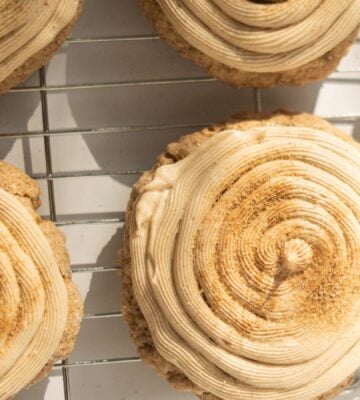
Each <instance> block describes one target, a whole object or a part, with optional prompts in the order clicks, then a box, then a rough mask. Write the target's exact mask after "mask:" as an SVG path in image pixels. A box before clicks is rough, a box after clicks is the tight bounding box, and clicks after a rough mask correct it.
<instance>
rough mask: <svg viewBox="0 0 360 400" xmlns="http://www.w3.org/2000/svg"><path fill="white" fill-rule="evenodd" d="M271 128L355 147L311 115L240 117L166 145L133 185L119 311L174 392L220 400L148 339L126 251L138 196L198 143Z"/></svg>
mask: <svg viewBox="0 0 360 400" xmlns="http://www.w3.org/2000/svg"><path fill="white" fill-rule="evenodd" d="M272 125H280V126H290V127H297V126H302V127H306V128H313V129H318V130H323V131H327V132H331V133H333V134H334V135H336V136H339V137H341V139H343V140H345V141H349V142H351V143H352V144H354V141H353V140H352V139H351V138H349V137H348V136H347V135H346V134H344V133H343V132H341V131H339V130H338V129H336V128H335V127H333V126H332V125H330V124H329V123H327V122H326V121H324V120H322V119H321V118H318V117H316V116H313V115H309V114H304V113H303V114H294V113H289V112H287V111H284V110H280V111H278V112H275V113H242V114H239V115H237V116H234V117H233V118H231V119H229V120H228V121H226V122H225V123H223V124H218V125H214V126H211V127H209V128H206V129H202V130H200V131H198V132H195V133H191V134H189V135H185V136H183V137H181V138H180V139H179V140H178V141H177V142H174V143H171V144H169V145H168V146H167V148H166V151H165V152H164V153H162V154H161V155H160V156H159V157H158V159H157V161H156V163H155V165H154V166H153V168H152V169H151V170H150V171H147V172H145V173H144V174H143V176H142V177H141V178H140V179H139V181H138V182H137V183H136V184H135V186H134V189H133V191H132V193H131V198H130V201H129V204H128V209H127V217H126V224H125V231H124V232H125V233H124V241H123V246H122V248H121V250H120V251H119V255H120V262H121V266H122V270H121V271H122V282H123V284H122V285H123V287H122V310H123V314H124V318H125V320H126V322H127V324H128V327H129V330H130V334H131V337H132V339H133V340H134V342H135V344H136V346H137V349H138V352H139V355H140V357H141V358H142V359H143V361H144V362H145V363H146V364H148V365H149V366H151V367H152V368H154V369H156V371H157V373H158V374H159V375H160V376H162V377H164V378H166V379H167V380H168V382H169V383H170V384H171V385H172V386H173V387H174V388H175V389H177V390H180V391H184V392H191V393H193V394H196V395H197V396H198V397H199V398H200V399H202V400H221V399H220V398H218V397H216V396H215V395H213V394H211V393H207V392H205V391H203V390H202V389H201V388H199V387H198V386H196V385H195V384H194V383H193V382H191V381H190V380H189V379H188V378H187V377H186V376H185V375H184V374H183V373H182V372H181V371H180V370H179V369H177V368H176V367H175V366H174V365H172V364H171V363H169V362H168V361H167V360H165V359H164V358H163V357H162V356H161V355H160V354H159V353H158V351H157V349H156V348H155V346H154V343H153V340H152V338H151V334H150V332H149V328H148V325H147V322H146V320H145V318H144V316H143V314H142V312H141V310H140V308H139V305H138V303H137V300H136V298H135V295H134V290H133V287H132V279H131V256H130V250H129V234H130V221H131V218H132V215H133V213H134V205H135V202H136V200H137V199H138V197H139V195H140V192H141V189H142V188H143V187H144V186H145V185H146V184H147V183H149V182H150V181H151V180H152V179H153V177H154V175H155V172H156V171H157V169H158V168H159V167H161V166H162V165H165V164H173V163H176V162H178V161H180V160H182V159H184V158H185V157H187V156H188V155H189V154H190V153H192V152H193V151H194V150H195V149H196V148H197V147H198V146H199V145H200V144H201V143H203V142H205V141H206V140H207V139H209V138H210V137H212V136H213V135H215V134H217V133H219V132H221V131H224V130H227V129H237V130H249V129H252V128H258V127H265V126H272ZM359 148H360V145H359ZM352 379H353V377H352V376H350V377H349V378H348V379H346V380H345V381H344V382H343V383H342V384H340V385H338V386H337V387H335V388H334V389H333V390H331V391H330V392H328V393H326V394H323V395H322V396H320V397H318V399H317V400H327V399H331V398H333V397H335V396H336V395H337V394H338V393H340V392H341V391H342V390H343V389H344V388H346V387H347V386H349V384H350V383H351V382H352Z"/></svg>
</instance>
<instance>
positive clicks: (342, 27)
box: [157, 0, 360, 73]
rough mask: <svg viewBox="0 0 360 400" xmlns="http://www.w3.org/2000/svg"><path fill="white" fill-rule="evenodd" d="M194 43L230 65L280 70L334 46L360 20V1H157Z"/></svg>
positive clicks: (314, 57)
mask: <svg viewBox="0 0 360 400" xmlns="http://www.w3.org/2000/svg"><path fill="white" fill-rule="evenodd" d="M157 1H158V3H159V5H160V7H161V8H162V10H163V12H164V14H165V15H166V17H167V18H168V19H169V21H170V22H171V23H172V25H173V26H174V29H175V30H176V31H177V32H178V33H179V34H180V35H181V36H182V37H183V38H184V39H185V40H186V41H187V42H188V43H189V44H190V45H192V46H193V47H194V48H196V49H198V50H200V51H201V52H202V53H204V54H206V55H208V56H209V57H211V58H212V59H214V60H216V61H219V62H221V63H223V64H225V65H228V66H229V67H233V68H236V69H238V70H241V71H248V72H258V73H267V72H282V71H287V70H291V69H295V68H298V67H301V66H303V65H305V64H307V63H309V62H311V61H314V60H316V59H317V58H319V57H321V56H323V55H324V54H326V53H327V52H329V51H330V50H332V49H334V48H335V47H336V46H337V45H339V44H340V43H341V42H342V41H343V40H345V39H346V38H347V37H349V36H350V35H351V34H352V33H353V32H354V31H355V30H356V29H357V28H358V27H359V25H360V3H359V1H358V0H303V1H298V0H287V1H284V2H280V3H279V2H276V3H272V4H258V3H256V2H253V1H249V0H181V1H180V0H157Z"/></svg>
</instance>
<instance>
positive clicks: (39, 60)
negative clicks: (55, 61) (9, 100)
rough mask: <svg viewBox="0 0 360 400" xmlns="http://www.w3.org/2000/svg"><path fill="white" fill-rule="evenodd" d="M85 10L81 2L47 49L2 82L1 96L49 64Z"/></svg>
mask: <svg viewBox="0 0 360 400" xmlns="http://www.w3.org/2000/svg"><path fill="white" fill-rule="evenodd" d="M82 9H83V3H82V1H80V2H79V7H78V9H77V13H76V15H75V16H74V18H73V19H72V21H70V23H69V24H68V25H67V26H66V27H65V28H64V29H62V30H61V32H60V33H59V34H58V35H57V36H56V37H55V39H54V40H53V41H52V42H51V43H50V44H49V45H48V46H46V47H45V48H43V49H42V50H40V51H39V52H37V53H36V54H34V55H33V56H32V57H30V58H29V59H28V60H27V61H26V62H25V63H24V64H23V65H22V66H21V67H19V68H17V69H16V70H15V71H14V72H13V73H12V74H11V75H9V76H8V77H7V78H6V79H5V80H4V81H2V82H0V94H2V93H5V92H7V91H8V90H9V89H11V88H13V87H15V86H17V85H19V84H20V83H22V82H24V81H25V80H26V79H27V78H28V77H29V76H30V75H31V74H33V73H34V72H35V71H37V70H38V69H39V68H41V67H42V66H43V65H45V64H47V63H48V62H49V61H50V59H51V58H52V57H53V56H54V54H55V53H56V52H57V51H58V50H59V48H60V47H61V45H62V44H63V43H64V42H65V40H66V39H67V38H68V37H69V35H70V33H71V31H72V29H73V27H74V25H75V23H76V22H77V20H78V19H79V17H80V15H81V12H82Z"/></svg>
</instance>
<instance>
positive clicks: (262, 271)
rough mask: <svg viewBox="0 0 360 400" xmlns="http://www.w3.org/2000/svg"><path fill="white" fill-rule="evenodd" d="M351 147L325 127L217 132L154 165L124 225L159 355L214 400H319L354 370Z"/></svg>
mask: <svg viewBox="0 0 360 400" xmlns="http://www.w3.org/2000/svg"><path fill="white" fill-rule="evenodd" d="M359 160H360V150H359V148H358V147H356V146H354V145H352V144H349V143H348V142H346V141H344V140H342V139H341V138H339V137H337V136H335V135H333V134H331V133H327V132H324V131H319V130H315V129H310V128H295V127H281V126H272V127H270V126H269V127H262V128H257V129H253V130H251V131H246V132H240V131H237V130H229V131H224V132H222V133H218V134H216V135H214V136H213V137H212V138H210V139H208V140H207V141H206V142H205V143H203V144H202V145H200V146H199V147H198V148H197V149H196V150H195V151H194V152H193V153H191V154H190V155H189V156H187V157H186V158H185V159H183V160H182V161H180V162H177V163H175V164H172V165H165V166H162V167H159V168H158V169H157V171H156V173H155V176H154V178H153V180H152V181H151V182H150V183H149V184H148V185H146V186H145V187H144V188H143V189H142V192H141V194H140V195H139V197H138V199H137V202H136V205H135V212H134V214H133V218H132V222H131V226H130V253H131V260H132V261H131V267H132V284H133V288H134V293H135V296H136V300H137V302H138V304H139V306H140V308H141V311H142V313H143V315H144V317H145V319H146V322H147V324H148V326H149V329H150V332H151V336H152V339H153V341H154V344H155V347H156V349H157V350H158V352H159V353H160V355H161V356H162V357H163V358H165V359H166V360H167V361H169V362H170V363H172V364H173V365H175V366H176V367H177V368H178V369H179V370H180V371H182V372H183V373H184V374H185V375H186V376H187V377H188V378H189V379H190V380H191V381H192V382H194V383H195V384H196V385H197V386H198V387H200V388H201V389H203V390H204V391H206V392H210V393H212V394H214V395H216V396H218V397H219V398H221V399H225V400H232V399H234V400H235V399H236V400H237V399H239V398H241V399H244V400H247V399H253V398H256V399H260V400H261V399H264V400H265V399H266V400H269V399H272V400H282V399H283V400H303V399H304V398H307V399H315V398H316V397H318V396H320V395H322V394H324V393H325V392H328V391H329V390H331V389H332V388H333V387H335V386H336V385H338V384H339V383H341V382H343V381H344V380H345V379H346V378H347V377H348V376H349V375H351V374H352V373H353V372H354V371H355V369H356V368H357V367H358V366H359V359H360V341H359V338H360V336H359V332H360V331H359V328H360V319H359V315H360V314H359V311H360V310H359V308H360V299H359V296H358V293H359V284H360V276H359V270H358V265H359V262H360V250H359V249H360V246H359V244H360V239H359V238H360V224H359V221H360V198H359V197H360V178H359V170H360V161H359Z"/></svg>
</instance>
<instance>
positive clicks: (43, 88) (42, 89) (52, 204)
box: [0, 35, 360, 400]
mask: <svg viewBox="0 0 360 400" xmlns="http://www.w3.org/2000/svg"><path fill="white" fill-rule="evenodd" d="M156 40H159V38H158V36H156V35H146V36H118V37H106V38H96V37H94V38H86V39H82V38H72V39H70V40H68V43H76V44H78V45H81V44H84V43H87V44H88V43H104V42H125V41H127V42H138V41H156ZM338 72H339V73H342V74H344V73H345V74H346V73H355V72H360V65H359V67H356V68H352V69H342V70H339V71H338ZM334 77H336V74H335V75H334V76H333V77H331V78H329V79H334ZM210 81H213V79H212V78H208V77H205V78H193V79H191V78H181V79H158V80H144V81H126V82H111V83H96V84H86V83H84V84H74V85H56V86H51V85H48V84H47V81H46V71H45V68H42V69H40V71H39V86H33V87H21V88H15V89H13V90H12V92H38V93H39V94H40V101H41V111H42V124H43V129H42V130H39V131H31V132H20V133H17V132H5V133H0V141H1V139H2V138H25V137H26V138H29V137H41V138H43V144H44V149H45V165H46V169H45V173H42V174H37V175H35V176H34V178H35V179H42V180H46V182H47V189H48V200H49V213H50V219H51V220H52V221H54V223H55V224H57V225H59V226H64V225H75V224H82V225H84V227H86V226H87V224H100V223H101V224H104V223H105V224H114V223H119V222H123V221H124V215H121V216H119V217H117V218H98V217H96V218H94V219H87V220H83V219H79V220H77V219H68V220H59V219H58V216H57V205H56V199H55V193H54V181H55V180H57V179H67V178H74V177H98V176H117V175H126V174H128V175H133V174H140V173H141V172H142V171H141V170H137V169H136V170H133V169H131V170H126V169H125V170H114V171H89V172H88V171H85V172H82V171H80V172H70V173H66V172H65V173H64V172H59V173H58V172H54V171H53V162H52V147H51V137H55V136H56V135H74V134H76V135H79V134H81V135H97V134H104V133H112V132H137V131H142V132H152V131H161V130H169V129H177V128H183V129H184V130H185V129H186V130H189V131H191V130H194V129H197V128H200V127H202V126H206V125H208V124H204V123H201V124H199V123H197V121H194V122H193V123H190V124H183V125H179V124H173V125H172V124H167V125H161V126H155V125H146V126H119V127H114V128H103V129H102V128H96V129H95V128H94V129H92V128H90V129H75V130H66V129H63V130H52V129H51V127H50V124H49V109H48V93H49V92H54V91H64V90H66V91H71V90H75V89H76V90H82V91H85V90H90V89H101V88H108V87H125V86H127V87H129V86H149V85H166V86H169V85H182V84H185V83H190V84H194V85H196V84H198V83H201V82H210ZM252 107H253V110H254V111H261V110H262V90H257V89H254V90H253V99H252ZM325 117H327V118H329V119H330V120H332V121H358V120H360V114H340V115H327V116H325ZM212 122H216V121H208V123H209V124H210V123H212ZM120 268H121V266H119V265H103V266H94V265H81V266H75V267H74V268H73V272H74V273H75V274H79V273H83V272H92V273H102V274H103V273H107V272H114V271H118V270H119V269H120ZM120 316H121V313H120V312H104V313H92V314H87V315H85V316H84V319H100V318H102V319H104V318H114V317H120ZM139 361H140V360H139V358H138V357H127V358H112V359H99V360H85V361H74V362H70V361H68V360H65V361H64V362H62V363H58V364H56V365H55V366H54V368H55V369H57V370H59V369H60V370H61V372H62V377H63V383H64V385H63V387H64V399H65V400H71V385H70V379H69V370H70V369H71V368H76V367H85V366H91V365H99V364H101V365H103V364H127V363H134V362H139Z"/></svg>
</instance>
